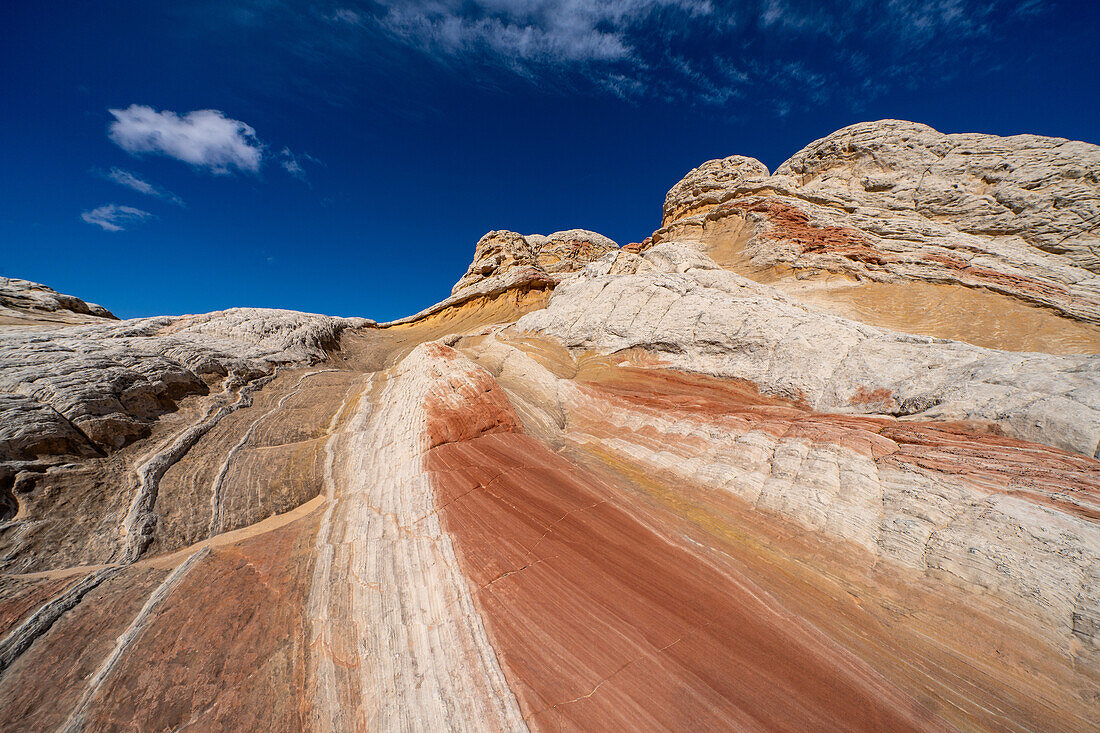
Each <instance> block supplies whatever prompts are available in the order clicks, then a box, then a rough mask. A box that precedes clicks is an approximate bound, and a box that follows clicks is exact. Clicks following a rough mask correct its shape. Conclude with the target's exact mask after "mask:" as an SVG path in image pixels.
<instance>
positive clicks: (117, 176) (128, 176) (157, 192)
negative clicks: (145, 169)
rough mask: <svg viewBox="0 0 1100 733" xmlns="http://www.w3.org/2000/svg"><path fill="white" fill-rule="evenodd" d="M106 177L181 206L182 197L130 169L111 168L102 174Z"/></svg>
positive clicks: (147, 194)
mask: <svg viewBox="0 0 1100 733" xmlns="http://www.w3.org/2000/svg"><path fill="white" fill-rule="evenodd" d="M104 175H105V176H106V177H107V179H109V180H111V181H114V182H115V183H117V184H119V185H120V186H126V187H127V188H130V189H133V190H134V191H137V192H138V193H142V194H145V195H146V196H152V197H154V198H158V199H163V200H165V201H169V202H171V203H173V204H176V205H177V206H183V199H181V198H180V197H179V196H177V195H176V194H174V193H172V192H171V191H168V190H166V189H163V188H161V187H160V186H154V185H153V184H152V183H149V182H148V181H146V180H143V179H141V178H138V177H137V175H135V174H133V173H131V172H130V171H127V170H123V169H122V168H112V169H111V170H109V171H107V172H106V173H105V174H104Z"/></svg>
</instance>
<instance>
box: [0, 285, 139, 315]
mask: <svg viewBox="0 0 1100 733" xmlns="http://www.w3.org/2000/svg"><path fill="white" fill-rule="evenodd" d="M103 318H111V319H114V320H117V319H115V316H114V315H113V314H112V313H111V312H110V311H109V310H107V309H106V308H104V307H103V306H101V305H96V304H95V303H85V302H84V301H83V300H81V299H80V298H77V297H74V296H72V295H64V294H63V293H59V292H57V291H55V290H54V289H53V288H49V287H46V286H45V285H40V284H39V283H32V282H31V281H30V280H19V279H16V278H11V277H0V324H3V325H10V324H18V323H23V322H26V321H38V322H42V321H56V322H58V323H94V322H97V321H99V320H100V319H103Z"/></svg>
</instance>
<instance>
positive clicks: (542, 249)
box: [451, 229, 619, 296]
mask: <svg viewBox="0 0 1100 733" xmlns="http://www.w3.org/2000/svg"><path fill="white" fill-rule="evenodd" d="M618 248H619V245H617V244H615V243H614V242H612V241H611V240H610V239H608V238H607V237H605V236H603V235H602V234H597V233H596V232H589V231H586V230H584V229H569V230H567V231H563V232H554V233H553V234H551V235H549V236H543V235H541V234H528V235H527V236H524V235H522V234H516V233H515V232H509V231H504V230H501V231H496V232H489V233H488V234H486V235H485V236H484V237H482V238H481V239H480V240H479V241H478V243H477V246H476V247H475V248H474V261H473V262H472V263H470V267H469V269H468V270H467V271H466V274H465V275H463V276H462V278H461V279H460V280H459V281H458V282H457V283H455V286H454V288H453V289H452V290H451V295H452V296H454V295H458V294H460V293H462V292H463V291H465V290H467V289H469V288H471V287H474V286H476V285H478V284H480V283H482V282H484V281H486V280H491V279H493V278H497V277H501V276H503V275H505V274H506V273H507V272H508V271H509V270H512V269H513V268H523V269H526V270H531V271H532V272H535V273H570V272H576V271H577V270H580V269H581V268H583V267H584V266H585V265H586V264H588V263H589V262H592V261H593V260H597V259H599V258H600V257H602V256H603V255H605V254H607V253H608V252H613V251H615V250H617V249H618Z"/></svg>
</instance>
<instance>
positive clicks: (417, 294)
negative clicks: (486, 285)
mask: <svg viewBox="0 0 1100 733" xmlns="http://www.w3.org/2000/svg"><path fill="white" fill-rule="evenodd" d="M1098 6H1100V3H1095V2H1089V1H1085V0H1080V1H1078V2H1069V1H1067V0H1060V1H1056V0H1024V1H1022V2H1009V1H1008V0H933V1H932V2H917V1H916V0H847V1H845V2H820V1H819V2H810V1H806V2H799V1H797V0H759V1H752V2H719V1H718V0H604V2H596V1H595V0H405V1H404V2H396V1H389V0H387V1H383V2H351V1H350V0H349V1H348V2H333V3H304V2H302V3H294V2H280V1H278V0H252V1H249V2H230V1H228V0H226V1H224V2H223V1H211V2H183V1H181V2H176V3H171V4H170V3H150V2H109V1H105V2H97V3H82V2H81V3H77V2H69V3H66V2H62V3H5V4H4V8H3V10H0V63H2V65H3V69H4V73H3V74H2V75H0V94H2V95H3V96H2V98H3V99H4V102H5V103H4V105H3V113H2V114H0V136H2V137H0V139H2V140H3V141H4V148H5V151H4V155H3V157H2V158H0V161H2V162H0V165H2V166H3V176H2V177H0V274H4V275H8V276H12V277H23V278H27V279H31V280H36V281H39V282H44V283H46V284H48V285H50V286H52V287H54V288H56V289H58V290H60V291H62V292H69V293H72V294H74V295H78V296H80V297H83V298H85V299H87V300H91V301H95V302H99V303H102V304H103V305H105V306H107V307H109V308H111V309H113V310H114V312H115V313H116V314H118V315H120V316H123V317H130V316H138V315H153V314H162V313H168V314H172V313H195V312H203V311H209V310H215V309H220V308H226V307H231V306H234V305H250V306H269V307H282V308H293V309H298V310H307V311H314V312H323V313H330V314H336V315H362V316H367V317H372V318H377V319H379V320H386V319H391V318H395V317H400V316H403V315H407V314H409V313H412V312H414V311H416V310H419V309H420V308H423V307H425V306H427V305H430V304H431V303H433V302H436V301H438V300H440V299H442V298H443V297H445V296H446V295H447V294H448V292H449V290H450V287H451V285H452V284H453V283H454V281H455V280H457V279H458V277H459V276H460V275H461V274H462V272H463V271H464V269H465V267H466V266H467V264H468V263H469V260H470V256H471V254H472V252H473V246H474V243H475V242H476V241H477V239H478V238H479V237H480V236H481V234H483V233H484V232H486V231H488V230H491V229H513V230H517V231H521V232H524V233H531V232H541V233H548V232H551V231H554V230H558V229H567V228H572V227H582V228H587V229H593V230H596V231H599V232H601V233H603V234H605V235H607V236H610V237H611V238H613V239H615V240H616V241H618V242H620V243H626V242H630V241H637V240H640V239H642V238H644V237H645V236H647V235H648V234H649V233H650V232H651V231H652V230H653V229H654V228H655V227H656V226H657V225H658V223H659V218H660V208H661V202H662V200H663V198H664V194H665V192H666V191H667V190H668V188H669V187H671V186H672V185H673V184H674V183H675V182H676V181H677V180H678V179H679V178H680V177H681V176H682V175H683V174H684V173H685V172H686V171H687V170H689V169H690V168H692V167H693V166H695V165H698V164H699V163H701V162H703V161H704V160H707V159H710V158H716V157H723V156H726V155H731V154H735V153H739V154H744V155H752V156H755V157H757V158H759V159H761V160H762V161H763V162H764V163H766V164H767V165H768V166H769V167H771V168H773V169H774V168H775V167H776V166H777V165H778V164H779V163H781V162H782V161H783V160H785V159H786V158H787V157H788V156H790V155H791V154H792V153H794V152H795V151H796V150H798V149H799V148H800V147H802V146H803V145H804V144H806V143H808V142H810V141H811V140H813V139H815V138H818V137H821V136H823V135H826V134H828V133H829V132H832V131H833V130H835V129H837V128H840V127H843V126H844V125H847V124H851V123H853V122H858V121H862V120H870V119H879V118H885V117H898V118H904V119H912V120H917V121H920V122H925V123H927V124H930V125H932V126H934V127H936V128H938V129H940V130H943V131H945V132H967V131H977V132H990V133H997V134H1012V133H1019V132H1035V133H1040V134H1047V135H1054V136H1060V137H1069V138H1075V139H1081V140H1087V141H1089V142H1094V143H1100V122H1098V120H1100V94H1098V92H1100V83H1098V81H1097V72H1096V70H1097V69H1098V68H1100V44H1098V43H1097V42H1096V39H1097V37H1098V36H1100V7H1098Z"/></svg>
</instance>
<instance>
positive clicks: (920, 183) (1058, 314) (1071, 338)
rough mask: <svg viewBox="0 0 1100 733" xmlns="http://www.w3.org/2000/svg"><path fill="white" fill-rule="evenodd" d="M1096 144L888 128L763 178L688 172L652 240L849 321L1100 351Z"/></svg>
mask: <svg viewBox="0 0 1100 733" xmlns="http://www.w3.org/2000/svg"><path fill="white" fill-rule="evenodd" d="M1098 218H1100V147H1097V146H1095V145H1090V144H1088V143H1083V142H1076V141H1072V140H1064V139H1060V138H1047V137H1040V136H1037V135H1015V136H1012V137H997V136H994V135H978V134H962V135H944V134H942V133H940V132H937V131H936V130H933V129H932V128H930V127H928V126H927V125H921V124H917V123H913V122H903V121H899V120H883V121H880V122H868V123H862V124H858V125H852V126H851V127H846V128H844V129H842V130H838V131H837V132H835V133H833V134H832V135H829V136H828V137H826V138H823V139H821V140H817V141H815V142H813V143H811V144H810V145H808V146H806V147H805V148H803V149H802V150H801V151H799V152H798V153H796V154H795V155H794V156H792V157H791V158H790V160H788V161H786V162H785V163H783V164H782V165H780V166H779V168H777V169H776V171H775V173H774V174H773V175H769V174H768V171H767V169H766V168H765V167H764V166H763V164H761V163H760V162H759V161H756V160H754V159H752V158H745V157H742V156H733V157H731V158H726V159H723V160H714V161H710V162H708V163H705V164H703V165H702V166H700V167H698V168H696V169H694V170H692V171H691V172H690V173H688V175H687V176H686V177H685V178H684V179H683V180H682V181H681V182H680V183H678V184H676V185H675V186H674V187H673V188H672V189H671V190H670V191H669V193H668V196H667V198H666V199H665V204H664V213H663V221H662V223H661V228H660V229H659V230H658V231H657V232H655V233H654V235H653V237H652V239H651V240H650V241H652V242H660V241H668V240H675V239H693V240H699V241H702V242H705V243H706V244H707V245H708V248H709V249H710V251H711V254H712V256H713V257H714V259H716V260H717V261H718V262H719V263H721V264H722V265H723V266H724V267H728V268H730V269H733V270H735V271H737V272H740V273H742V274H745V275H748V276H750V277H753V278H755V279H758V280H759V279H762V280H767V281H771V282H775V283H776V284H777V285H778V286H779V287H781V288H782V289H784V290H785V291H787V292H791V293H794V294H797V295H799V296H800V297H803V298H804V299H808V300H811V301H813V302H816V303H818V304H819V305H821V306H823V307H826V308H828V309H829V310H832V311H833V312H836V313H839V314H840V315H845V316H849V317H854V318H857V319H860V320H865V321H869V322H872V323H875V324H877V325H882V326H886V327H890V328H897V329H901V330H908V331H916V332H919V333H924V334H927V335H934V336H943V337H949V338H961V339H963V340H970V341H974V342H977V343H980V345H983V346H993V347H1000V348H1010V349H1013V350H1020V351H1032V350H1037V351H1058V352H1061V353H1071V352H1076V353H1091V352H1094V351H1096V350H1097V348H1098V347H1100V328H1098V324H1100V274H1098V273H1100V259H1098V256H1097V251H1098V250H1097V246H1098V245H1100V230H1098V229H1097V227H1096V222H1097V220H1098Z"/></svg>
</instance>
